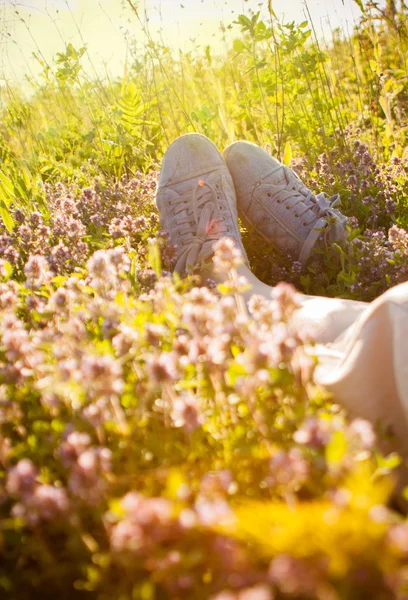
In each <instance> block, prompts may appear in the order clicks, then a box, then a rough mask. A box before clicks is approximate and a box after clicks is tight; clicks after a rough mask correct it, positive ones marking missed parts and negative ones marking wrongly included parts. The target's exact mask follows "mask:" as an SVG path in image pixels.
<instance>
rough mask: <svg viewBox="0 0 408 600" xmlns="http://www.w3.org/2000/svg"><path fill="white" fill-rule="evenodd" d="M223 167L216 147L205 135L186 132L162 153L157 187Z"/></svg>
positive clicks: (222, 160) (223, 164)
mask: <svg viewBox="0 0 408 600" xmlns="http://www.w3.org/2000/svg"><path fill="white" fill-rule="evenodd" d="M219 167H225V162H224V159H223V158H222V155H221V153H220V152H219V150H218V149H217V147H216V146H215V145H214V144H213V143H212V142H211V140H209V139H208V138H207V137H206V136H204V135H201V134H198V133H188V134H186V135H183V136H181V137H179V138H177V139H176V140H175V141H174V142H173V143H172V144H171V146H170V147H169V148H168V150H167V152H166V153H165V155H164V158H163V163H162V169H161V173H160V181H159V187H163V186H167V185H172V184H174V183H177V182H180V181H187V180H189V179H193V178H194V177H197V178H199V177H200V174H205V173H208V172H211V171H213V170H215V169H217V168H219Z"/></svg>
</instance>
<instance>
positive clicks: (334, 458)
mask: <svg viewBox="0 0 408 600" xmlns="http://www.w3.org/2000/svg"><path fill="white" fill-rule="evenodd" d="M346 454H347V440H346V437H345V435H344V433H343V432H342V431H335V432H334V433H333V435H332V438H331V440H330V443H329V444H328V446H327V447H326V460H327V463H328V464H329V466H330V467H336V466H338V465H339V464H340V463H341V461H342V460H343V458H344V457H345V455H346Z"/></svg>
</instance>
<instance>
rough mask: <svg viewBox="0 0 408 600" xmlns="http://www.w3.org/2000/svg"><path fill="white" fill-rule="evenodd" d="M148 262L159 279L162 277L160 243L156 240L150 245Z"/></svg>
mask: <svg viewBox="0 0 408 600" xmlns="http://www.w3.org/2000/svg"><path fill="white" fill-rule="evenodd" d="M148 261H149V264H150V266H151V267H152V269H153V271H154V272H155V273H156V275H157V277H160V275H161V256H160V248H159V244H158V242H156V241H155V240H154V241H152V242H150V243H149V253H148Z"/></svg>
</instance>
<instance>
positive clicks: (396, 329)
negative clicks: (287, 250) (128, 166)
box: [157, 134, 408, 457]
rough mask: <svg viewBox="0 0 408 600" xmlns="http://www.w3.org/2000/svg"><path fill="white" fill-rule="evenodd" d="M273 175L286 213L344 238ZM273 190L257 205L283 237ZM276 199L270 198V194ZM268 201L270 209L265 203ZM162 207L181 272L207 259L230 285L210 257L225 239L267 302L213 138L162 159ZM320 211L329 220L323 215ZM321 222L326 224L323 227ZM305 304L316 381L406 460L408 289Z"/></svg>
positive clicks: (185, 143) (183, 143)
mask: <svg viewBox="0 0 408 600" xmlns="http://www.w3.org/2000/svg"><path fill="white" fill-rule="evenodd" d="M276 173H278V175H281V174H282V173H283V174H284V175H285V180H286V184H285V182H284V181H283V182H282V183H279V182H278V184H277V186H276V185H275V184H274V183H268V184H267V185H268V186H272V189H273V188H274V187H275V188H276V195H275V198H276V202H278V200H279V199H281V201H282V205H286V206H289V209H286V208H285V211H286V210H287V211H288V215H289V213H290V211H291V210H293V209H295V206H296V205H297V206H299V205H301V204H304V206H303V207H301V208H300V211H299V212H298V213H296V214H298V215H300V216H302V214H301V213H302V211H303V212H304V213H305V214H306V212H307V213H310V215H309V216H310V220H311V219H312V213H313V215H314V216H313V218H316V219H317V225H319V227H318V228H317V229H316V231H320V233H322V232H323V231H324V232H325V234H327V237H329V235H330V232H332V233H333V230H332V229H330V228H331V227H332V225H331V223H330V219H329V216H332V217H333V219H336V218H338V220H337V221H336V223H337V225H338V227H335V228H334V234H333V235H335V236H337V234H340V233H341V232H339V229H341V227H342V226H343V221H342V219H341V217H340V216H339V217H336V214H335V212H333V210H332V209H331V208H327V207H326V203H325V201H324V198H323V197H322V196H321V197H320V198H318V197H317V196H316V197H314V196H311V195H310V194H311V192H310V191H305V189H303V187H302V184H301V183H299V184H298V183H297V182H294V181H292V179H291V177H290V174H289V173H288V172H287V171H286V170H284V169H283V168H281V167H279V168H278V170H275V171H273V174H276ZM275 183H276V182H275ZM283 188H285V189H283ZM268 193H269V192H268V188H267V187H265V186H263V187H262V197H261V196H260V197H259V198H258V200H259V203H260V204H259V206H260V207H262V206H264V207H265V206H266V207H267V208H268V210H267V211H266V212H265V215H266V217H265V218H270V219H272V221H273V226H274V228H275V229H276V227H278V229H277V231H278V233H279V231H280V230H279V227H282V228H283V230H285V231H287V229H285V228H288V227H289V226H290V223H289V222H284V223H283V222H282V221H280V220H279V219H280V217H279V215H278V217H279V218H278V217H276V219H275V220H274V216H273V213H272V212H271V210H270V209H271V206H269V205H268V204H267V201H266V200H265V198H264V196H265V197H266V198H269V196H268ZM299 194H300V195H299ZM271 198H272V200H273V193H272V192H271ZM271 198H269V199H271ZM264 200H265V203H266V204H262V202H263V201H264ZM295 202H296V203H297V204H294V203H295ZM310 203H311V204H310ZM157 204H158V207H159V211H160V218H161V223H162V226H163V227H164V228H165V229H167V230H168V231H169V233H170V237H171V241H172V243H173V244H175V245H176V247H177V270H178V272H179V273H180V274H185V273H188V272H191V269H192V267H194V265H198V264H201V265H202V264H203V262H205V261H207V262H206V264H207V266H206V271H207V275H208V274H210V276H211V275H212V276H213V278H216V279H218V280H225V279H226V277H228V274H227V273H224V274H222V273H215V272H213V268H212V263H211V256H212V255H213V252H214V244H215V242H216V241H217V240H219V239H220V238H221V237H228V238H230V239H233V240H234V242H235V244H236V246H237V247H238V248H239V249H240V250H241V252H242V255H243V257H244V264H243V265H242V266H240V267H238V273H239V275H241V276H243V277H246V279H247V280H248V282H249V283H250V284H251V285H252V289H251V290H249V291H248V292H246V293H245V299H246V300H249V299H250V297H251V296H253V294H260V295H262V296H264V297H266V298H269V297H270V295H271V289H272V288H270V287H269V286H267V285H265V284H263V283H262V282H260V281H259V280H258V279H257V278H256V277H255V276H254V275H253V274H252V273H251V271H250V269H249V267H248V261H247V258H246V254H245V249H244V247H243V245H242V241H241V236H240V233H239V228H238V217H237V206H236V197H235V190H234V183H233V180H232V178H231V174H230V171H229V170H228V168H227V166H226V165H225V162H224V161H223V159H222V156H221V154H220V153H219V151H218V150H217V148H216V147H215V146H214V145H213V144H212V142H210V140H208V139H207V138H205V137H204V136H200V135H197V134H195V135H190V136H184V137H183V138H180V139H179V140H176V142H175V143H174V144H172V146H171V147H170V149H169V150H168V152H167V153H166V156H165V157H164V160H163V166H162V171H161V175H160V182H159V189H158V193H157ZM312 205H313V206H312ZM272 208H273V207H272ZM295 210H296V209H295ZM322 212H325V214H326V216H321V213H322ZM284 214H286V213H284ZM296 214H294V218H295V219H296V218H297V217H296ZM268 215H269V217H268ZM322 220H324V221H325V223H326V225H324V226H323V227H320V225H321V224H322ZM305 222H306V221H305ZM307 222H308V223H309V219H308V221H307ZM295 229H296V228H295ZM296 231H297V230H296ZM296 231H295V230H294V229H293V230H292V234H293V235H292V234H291V236H289V238H290V239H292V238H293V239H295V240H296V239H298V238H299V236H298V238H296V236H297V233H296ZM307 231H308V232H307V235H306V237H305V239H304V240H301V243H300V244H299V250H300V252H301V254H302V256H304V255H305V253H304V250H305V248H309V242H310V240H312V239H314V238H315V231H314V229H313V227H312V228H311V229H310V230H307ZM282 235H283V234H282ZM310 236H311V237H310ZM289 238H287V237H286V238H285V239H286V240H288V239H289ZM298 241H299V240H298ZM208 261H210V262H208ZM300 301H301V308H300V310H299V311H298V313H297V316H296V319H297V323H298V324H299V326H302V327H306V328H309V329H310V332H311V334H312V335H314V337H315V338H317V339H318V340H319V341H321V342H324V343H323V344H321V345H320V346H317V347H315V348H312V350H311V351H312V352H313V353H314V354H316V356H317V357H318V358H319V367H318V370H317V372H316V381H317V383H320V384H322V385H324V386H325V387H326V388H327V389H328V390H329V391H331V392H332V393H333V396H334V398H335V399H336V401H338V402H339V403H341V404H343V405H344V406H346V407H347V408H348V409H349V410H350V412H351V413H352V414H354V415H356V416H362V417H365V418H368V419H370V420H371V421H373V422H376V421H378V420H379V421H381V422H382V423H383V424H384V423H386V422H388V423H389V424H390V425H391V427H392V428H393V430H394V433H395V436H396V442H395V447H396V449H398V450H399V451H400V452H401V453H402V454H403V455H404V456H405V457H407V456H408V442H407V440H408V435H407V434H408V344H407V343H406V340H407V339H408V284H404V285H402V286H399V287H397V288H394V289H393V290H390V291H389V292H387V294H384V295H383V296H381V298H379V299H378V300H376V301H375V302H374V303H372V304H370V305H367V304H364V303H355V302H350V301H347V300H336V299H330V298H313V297H307V296H300Z"/></svg>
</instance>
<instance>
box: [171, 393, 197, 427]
mask: <svg viewBox="0 0 408 600" xmlns="http://www.w3.org/2000/svg"><path fill="white" fill-rule="evenodd" d="M171 418H172V421H173V424H174V427H183V428H184V430H185V431H186V432H187V433H188V434H191V433H193V431H195V430H196V429H198V427H200V425H202V423H203V418H202V416H201V415H200V412H199V410H198V406H197V398H196V397H195V396H193V394H187V393H185V394H183V395H182V396H178V397H177V398H176V399H175V400H174V402H173V403H172V407H171Z"/></svg>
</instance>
